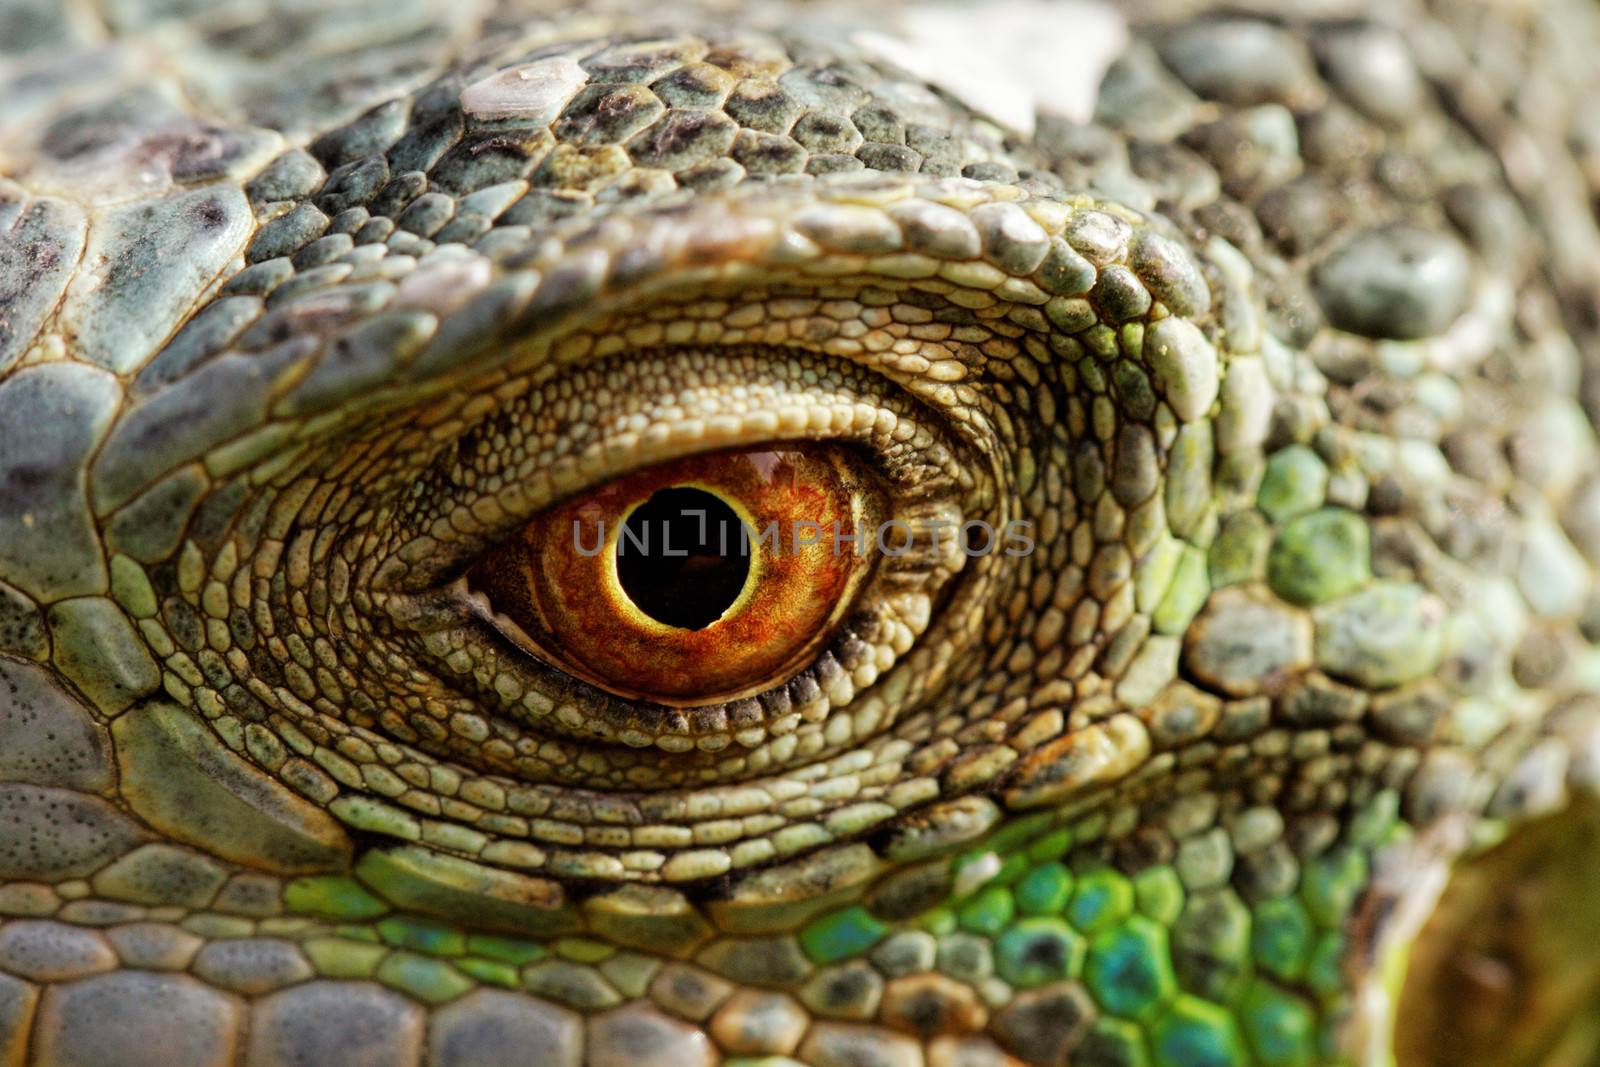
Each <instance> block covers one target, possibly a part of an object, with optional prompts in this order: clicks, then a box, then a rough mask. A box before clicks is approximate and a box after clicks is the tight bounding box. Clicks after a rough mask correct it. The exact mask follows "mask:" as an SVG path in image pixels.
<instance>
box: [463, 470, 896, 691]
mask: <svg viewBox="0 0 1600 1067" xmlns="http://www.w3.org/2000/svg"><path fill="white" fill-rule="evenodd" d="M883 511H884V497H883V493H882V490H881V489H880V488H879V487H878V486H877V484H876V481H875V479H874V478H872V477H871V475H870V474H868V472H867V471H866V470H864V469H863V466H862V464H861V462H860V461H859V460H858V459H857V458H856V457H855V456H853V455H852V454H851V453H850V452H849V451H848V450H847V449H845V448H842V447H839V446H835V445H826V446H824V445H807V446H803V447H779V446H769V447H766V448H760V449H748V450H743V451H734V452H718V453H711V454H708V455H699V456H691V457H688V458H685V459H681V460H675V461H673V462H669V463H663V464H660V465H658V466H655V467H650V468H648V469H646V470H642V471H639V472H637V473H635V474H631V475H628V476H626V477H623V478H620V479H618V480H616V481H614V482H611V483H609V484H607V485H604V486H601V487H600V488H599V489H596V490H593V491H591V492H589V493H587V494H585V495H583V496H581V497H578V498H576V499H573V500H570V501H568V502H566V503H564V504H561V505H558V506H557V507H554V508H551V509H550V510H548V511H546V512H544V513H543V514H541V515H539V516H538V517H536V518H534V519H533V520H532V521H530V522H529V523H528V524H527V525H526V526H524V527H523V528H522V529H521V530H520V531H518V532H517V533H516V534H515V535H514V536H512V537H511V538H510V539H509V540H508V541H507V542H506V543H505V544H503V545H501V546H500V547H499V548H497V549H496V550H495V551H494V552H492V553H490V554H489V555H488V556H487V557H485V558H484V559H483V560H481V561H480V562H479V563H478V564H476V565H475V566H474V567H473V568H472V570H471V572H469V574H468V584H469V585H470V586H471V587H472V588H473V589H476V590H478V591H480V592H482V593H484V594H485V595H486V596H487V597H488V599H489V601H490V604H491V605H492V607H493V608H494V610H495V611H496V612H497V613H498V614H499V615H501V616H503V617H504V618H506V619H509V620H510V621H511V622H513V623H515V624H516V626H517V628H519V629H520V630H521V631H522V635H524V636H526V638H527V639H528V640H529V641H531V642H532V643H533V644H534V645H535V646H536V650H537V651H538V652H539V653H540V654H542V655H543V656H544V657H545V658H547V659H549V660H551V661H553V663H554V664H555V665H556V666H559V667H561V668H562V669H563V670H565V671H567V672H569V673H571V674H573V675H575V676H577V677H580V678H583V679H585V680H587V681H589V682H592V683H593V684H595V685H598V686H600V687H601V688H603V689H606V690H608V691H610V692H612V693H616V694H618V695H621V696H626V697H633V698H639V699H647V700H652V701H656V702H658V703H663V704H671V705H678V706H687V705H694V704H707V703H712V702H715V701H725V700H733V699H738V698H742V697H746V696H750V695H752V694H754V693H758V692H760V691H762V690H764V689H767V688H769V687H771V686H772V685H774V684H776V683H778V682H781V681H783V680H784V679H785V678H786V677H787V676H788V675H789V674H791V673H793V672H794V671H796V670H799V669H800V668H801V667H803V666H804V661H805V660H806V659H807V658H808V657H810V656H812V655H814V654H815V653H816V652H817V649H818V647H819V646H820V645H821V644H822V643H823V642H824V641H826V640H827V639H828V637H829V636H831V632H832V630H833V628H834V626H835V625H836V624H837V623H838V622H839V621H840V619H841V618H842V616H843V615H844V613H845V612H846V611H847V610H848V609H849V607H850V604H851V602H852V601H853V600H854V597H855V593H856V592H857V590H858V589H859V588H860V585H861V582H862V581H863V580H864V578H865V577H866V575H867V574H868V573H869V572H870V570H871V563H872V560H873V558H874V556H875V554H876V551H877V548H876V542H875V537H876V534H877V531H878V529H879V526H880V523H881V521H882V515H883Z"/></svg>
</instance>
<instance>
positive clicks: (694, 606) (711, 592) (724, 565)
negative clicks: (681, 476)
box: [617, 487, 750, 630]
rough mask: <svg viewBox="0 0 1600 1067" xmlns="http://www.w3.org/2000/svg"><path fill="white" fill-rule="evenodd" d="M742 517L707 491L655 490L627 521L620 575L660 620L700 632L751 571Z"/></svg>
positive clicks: (638, 601)
mask: <svg viewBox="0 0 1600 1067" xmlns="http://www.w3.org/2000/svg"><path fill="white" fill-rule="evenodd" d="M741 533H742V527H741V523H740V521H739V516H738V514H737V513H735V512H734V510H733V509H732V508H731V507H729V506H728V505H727V503H726V502H725V501H723V500H722V499H720V498H719V497H717V496H715V495H713V494H711V493H708V492H706V491H705V490H703V489H693V488H687V487H678V488H673V489H658V490H657V491H656V492H655V494H654V495H652V496H651V497H650V499H649V500H647V501H645V502H644V504H643V505H641V506H640V507H638V508H636V509H635V510H634V512H633V514H632V515H629V516H628V521H627V522H625V523H623V525H622V531H621V533H620V535H619V536H618V538H617V580H618V581H619V582H621V583H622V591H623V592H625V593H627V594H628V599H630V600H632V601H633V603H634V605H635V606H636V607H638V609H639V610H640V611H642V612H644V613H645V614H646V615H648V616H650V617H651V618H652V619H655V620H656V621H657V622H662V623H666V624H667V625H668V626H679V627H682V628H683V629H685V630H702V629H704V628H705V627H707V626H710V625H711V624H712V623H714V622H716V621H717V620H718V619H720V618H722V613H723V612H725V611H727V610H728V606H729V605H730V604H732V603H733V602H734V601H735V600H737V599H738V597H739V590H741V589H743V588H744V580H745V576H746V575H748V574H749V573H750V544H749V538H748V536H741Z"/></svg>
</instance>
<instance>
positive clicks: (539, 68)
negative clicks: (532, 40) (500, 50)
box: [461, 56, 589, 126]
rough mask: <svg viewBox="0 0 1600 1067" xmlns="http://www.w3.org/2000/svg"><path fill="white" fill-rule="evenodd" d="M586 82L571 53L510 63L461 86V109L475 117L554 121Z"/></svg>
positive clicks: (584, 75)
mask: <svg viewBox="0 0 1600 1067" xmlns="http://www.w3.org/2000/svg"><path fill="white" fill-rule="evenodd" d="M588 82H589V75H588V74H587V73H585V72H584V69H583V68H582V67H580V66H578V63H577V60H575V59H573V58H572V57H571V56H554V57H552V58H550V59H541V60H539V61H538V62H537V63H527V64H524V65H523V66H520V67H512V68H510V69H509V70H502V71H500V72H498V73H496V74H491V75H489V77H487V78H484V79H482V80H480V81H475V82H473V83H472V84H471V85H469V86H467V87H466V88H465V89H463V90H461V109H462V110H463V111H465V112H466V113H467V114H469V115H471V116H473V117H474V118H479V119H519V120H521V121H524V122H529V123H532V124H533V125H536V126H538V125H544V124H546V123H550V122H554V121H555V119H556V116H557V115H560V114H561V109H562V108H564V107H566V106H567V102H568V101H569V100H571V99H572V98H573V97H574V96H576V95H578V90H579V89H582V88H583V87H584V86H585V85H587V84H588Z"/></svg>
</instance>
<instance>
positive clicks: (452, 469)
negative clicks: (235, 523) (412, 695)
mask: <svg viewBox="0 0 1600 1067" xmlns="http://www.w3.org/2000/svg"><path fill="white" fill-rule="evenodd" d="M740 355H741V353H739V352H734V351H730V352H726V353H724V352H719V351H715V350H713V351H711V352H707V353H695V352H689V353H673V352H670V351H667V352H660V353H646V354H644V355H641V356H638V357H631V356H630V357H627V358H628V359H635V358H637V359H639V360H646V361H648V360H652V359H663V360H671V359H697V360H701V361H704V363H703V366H704V365H711V366H722V365H723V364H728V365H726V366H722V370H723V373H725V374H726V376H727V380H728V381H730V382H732V381H737V382H739V383H740V384H741V387H742V388H743V389H744V390H745V391H746V393H748V391H749V389H750V387H751V386H752V385H756V386H758V387H765V386H768V385H773V384H781V383H783V382H786V383H787V384H788V385H789V386H790V387H792V388H793V389H794V390H795V392H794V393H793V394H792V396H791V397H790V399H789V400H788V404H789V405H790V406H793V405H797V404H802V403H808V404H816V405H817V410H820V411H822V412H823V413H824V414H826V413H827V412H828V411H829V410H830V409H829V408H828V406H827V405H826V403H823V402H818V401H816V400H815V399H814V398H812V397H809V396H808V395H807V393H806V392H805V391H804V389H805V378H806V376H807V372H806V371H805V369H804V364H802V365H800V367H799V369H795V368H794V367H793V366H792V363H793V361H794V360H795V359H796V355H797V354H794V353H790V354H785V353H782V352H778V353H761V352H758V351H755V350H752V351H750V352H748V353H743V355H744V356H745V358H763V357H774V358H775V360H776V364H775V366H776V367H777V368H778V369H782V370H786V371H788V376H787V377H781V378H780V377H764V376H763V373H765V372H758V373H756V374H754V375H751V374H746V373H741V372H740V370H739V368H738V367H737V366H734V365H731V363H732V361H733V360H735V359H736V358H737V357H739V356H740ZM798 355H801V356H807V357H808V358H810V359H812V360H813V361H815V362H816V363H818V364H820V365H823V366H824V367H826V368H828V369H832V370H836V371H838V372H840V375H841V376H840V378H839V379H838V381H839V382H840V383H841V384H847V383H849V382H852V381H853V382H854V383H855V385H854V386H853V387H852V389H853V392H852V398H853V399H852V404H851V406H852V407H856V408H860V407H870V408H872V409H873V410H877V411H882V412H888V413H891V414H892V415H894V416H895V417H896V418H897V419H898V421H897V422H896V423H895V426H896V427H897V428H898V427H900V426H904V425H907V424H913V425H914V430H913V432H912V433H910V434H909V435H908V436H907V439H906V440H904V441H895V440H892V439H889V438H887V437H885V438H884V439H882V440H878V442H877V448H878V450H879V452H878V456H877V460H876V462H877V463H878V464H879V465H880V469H881V471H882V473H884V474H886V475H888V476H890V477H891V478H892V479H897V480H898V481H897V484H898V491H899V492H900V493H907V492H910V491H912V490H913V489H917V488H920V489H922V490H924V491H932V490H933V489H934V488H936V485H937V484H952V483H959V482H961V481H962V480H963V479H970V478H971V477H972V474H973V471H974V470H975V469H976V465H975V464H974V463H973V462H972V461H971V458H970V457H969V456H968V455H967V451H966V449H964V448H963V447H962V446H961V444H960V443H959V442H958V441H956V440H954V439H952V438H951V437H950V436H949V434H948V429H947V428H946V427H944V426H942V425H940V424H939V423H938V421H937V420H935V419H933V418H932V416H931V414H930V413H929V412H927V411H926V409H925V407H924V406H923V405H920V404H918V403H917V402H916V401H915V400H914V399H912V398H910V397H907V396H905V395H904V394H902V393H900V392H899V391H898V390H897V389H896V388H895V387H894V386H893V384H892V383H889V382H887V381H885V380H883V379H878V378H875V377H874V376H873V375H871V374H870V373H869V372H866V371H864V370H861V369H852V368H850V367H848V366H841V365H839V364H837V363H836V362H835V361H831V360H826V359H822V358H821V357H815V356H809V354H804V353H800V354H798ZM786 361H787V362H786ZM604 367H605V365H604V364H603V363H602V364H601V365H599V366H597V367H592V368H588V369H589V370H590V371H592V372H593V373H594V374H596V375H600V374H603V372H604ZM771 369H772V368H768V371H771ZM702 373H705V372H704V371H702ZM547 384H550V385H552V387H553V388H557V389H558V390H559V387H560V385H561V384H562V382H561V380H559V379H557V380H554V381H553V382H551V383H547ZM869 387H870V388H873V389H875V390H876V392H868V388H869ZM580 391H581V390H580ZM707 392H708V396H711V397H720V398H723V399H726V396H727V394H726V393H723V392H721V391H719V390H715V389H712V388H710V387H709V386H708V387H707ZM627 399H628V400H629V401H630V402H633V403H635V404H636V405H638V408H637V409H636V410H639V411H650V410H651V407H650V405H651V402H652V400H653V399H655V398H651V397H648V396H643V395H632V394H630V395H629V396H628V397H627ZM752 407H753V409H754V410H753V411H751V412H748V413H747V422H749V421H750V420H755V419H758V417H759V416H760V415H762V414H764V413H765V412H766V409H765V408H763V406H762V404H761V403H753V404H752ZM713 410H717V409H716V408H713ZM721 410H723V411H726V410H727V409H726V408H723V409H721ZM533 414H534V415H537V414H538V412H537V409H535V410H534V412H533ZM504 417H506V418H515V417H516V416H514V415H510V416H504ZM649 421H650V422H651V424H652V425H655V424H659V423H658V421H657V420H656V419H655V418H654V417H653V416H652V417H651V419H650V420H649ZM495 425H498V424H495ZM583 429H584V430H585V431H586V432H587V433H588V434H589V437H587V438H581V437H580V438H577V439H576V441H577V444H576V445H575V446H574V448H573V449H572V450H571V451H569V452H568V453H567V458H568V459H570V458H571V455H572V453H573V452H576V451H581V450H583V449H585V448H589V449H596V448H598V449H600V450H601V451H602V452H603V451H604V450H605V446H606V442H607V441H608V440H612V439H614V433H613V432H612V431H609V430H608V429H607V428H606V427H605V426H604V425H596V424H595V423H594V422H593V421H591V420H586V421H585V422H584V424H583ZM548 432H549V433H550V434H551V435H552V436H559V437H560V438H561V439H562V441H563V442H564V443H568V444H570V443H572V442H573V440H574V438H572V437H571V436H570V431H563V432H562V433H560V434H559V435H558V434H556V432H555V431H554V430H550V431H548ZM485 435H486V436H485ZM501 437H502V435H501V434H500V433H498V432H495V430H494V429H493V428H485V427H483V426H475V427H473V428H472V429H471V430H469V431H467V432H466V433H465V434H464V435H463V437H462V438H461V441H463V442H473V443H475V444H476V447H475V448H474V449H473V451H472V454H471V455H467V456H463V454H462V452H463V448H462V446H461V445H460V444H458V445H457V446H456V447H454V448H452V449H449V450H446V451H445V452H444V453H443V454H442V456H441V459H442V460H443V461H444V462H441V463H436V464H434V465H432V466H430V467H428V468H427V469H426V470H425V472H424V473H423V474H422V475H420V476H419V481H418V483H417V484H418V485H422V484H424V482H425V484H427V485H428V486H429V490H427V491H420V492H415V493H413V494H409V495H411V496H414V497H415V498H416V499H417V500H418V501H420V502H421V506H420V507H418V508H415V509H412V508H409V507H408V502H407V501H406V500H401V501H400V502H399V503H400V504H401V507H402V511H401V513H400V514H398V515H397V516H395V521H396V523H397V531H396V537H397V538H405V537H421V536H425V535H433V536H434V539H435V541H437V542H439V544H438V546H437V553H436V554H430V559H431V565H426V564H425V565H423V566H422V567H421V568H420V570H418V571H413V572H412V573H411V575H409V576H408V580H407V581H406V582H405V583H404V586H403V588H411V589H416V588H421V587H425V586H428V585H430V584H432V583H433V582H434V581H435V580H436V579H435V577H434V576H435V575H442V576H453V574H454V572H455V570H457V569H459V568H460V567H461V566H463V565H465V564H466V563H467V562H468V561H470V560H471V559H472V558H475V557H476V555H477V554H478V553H479V552H481V551H483V550H485V549H486V548H488V547H490V546H491V545H492V544H494V543H497V542H498V541H499V540H500V539H502V538H503V537H504V536H507V535H508V534H509V533H510V532H511V531H512V530H514V529H515V528H516V527H518V526H520V525H521V524H522V523H523V522H524V521H526V520H527V519H528V518H530V517H531V516H532V515H534V514H536V513H537V512H539V511H541V510H543V509H544V508H547V507H550V506H552V505H554V504H556V503H558V502H559V501H560V500H562V499H566V498H569V497H571V496H574V495H577V494H579V493H582V492H585V491H587V490H588V489H590V488H594V487H596V486H598V485H599V484H601V483H603V482H605V481H609V480H610V479H612V478H615V477H619V476H621V475H624V474H626V473H628V472H629V471H630V470H634V469H638V467H639V465H640V464H641V462H642V463H643V464H644V465H650V464H652V463H655V462H659V461H662V460H666V459H671V458H674V457H675V456H678V455H689V454H694V453H698V452H706V451H716V450H718V449H721V448H734V447H748V446H751V445H757V444H762V443H767V442H770V441H782V440H807V439H834V440H851V439H857V440H860V441H862V442H863V443H864V444H865V443H867V442H869V441H873V440H875V439H877V437H878V434H877V430H876V428H875V427H874V428H873V429H871V430H868V431H862V432H856V433H848V432H833V433H829V434H821V433H817V434H794V433H789V432H770V431H767V432H763V431H762V430H761V429H747V430H744V431H741V432H738V433H737V434H736V435H735V436H731V437H722V438H720V439H712V438H707V439H702V440H698V441H692V442H685V441H679V442H677V445H676V447H675V448H662V447H659V446H653V447H652V448H650V449H649V450H644V449H639V450H637V451H634V452H630V453H629V454H628V455H630V456H632V457H634V458H632V459H631V460H630V459H623V458H621V457H619V458H617V459H612V460H604V459H603V460H601V461H599V462H598V463H596V464H594V465H592V466H593V469H591V470H590V471H588V472H587V473H582V474H580V473H578V468H575V467H572V465H571V464H570V463H569V465H568V466H569V468H572V469H571V472H570V473H569V475H568V476H566V477H563V475H562V473H561V472H560V471H559V470H555V471H553V470H552V467H554V466H555V464H552V463H550V462H549V461H548V460H546V459H543V458H542V457H540V455H539V454H538V452H537V451H536V450H534V449H532V448H530V447H526V445H525V443H524V445H519V446H517V447H514V448H505V447H502V443H501ZM468 447H472V445H468ZM475 459H476V460H480V461H481V462H482V464H483V465H484V466H482V467H481V468H478V469H475V470H474V471H473V476H472V477H471V478H470V479H469V478H466V477H464V476H463V475H462V473H461V471H462V469H463V468H472V466H473V462H474V460H475ZM883 465H886V466H883ZM933 472H937V474H934V473H933ZM467 481H475V482H485V483H496V484H499V485H501V486H502V490H501V493H502V495H504V496H509V497H514V498H515V499H516V503H514V504H513V503H507V504H506V505H505V506H504V507H498V508H497V510H499V511H500V512H501V514H502V520H501V521H499V522H497V523H493V524H488V523H486V524H484V526H483V528H482V529H480V530H478V531H475V532H472V533H468V532H467V531H465V530H462V529H460V528H459V527H460V526H461V524H462V522H463V521H465V520H463V519H462V518H461V517H460V515H459V509H463V508H465V509H468V510H471V508H472V507H473V505H474V503H475V502H476V501H477V500H479V499H482V498H483V497H484V496H488V495H493V494H492V493H480V492H477V491H474V490H469V489H468V488H467V487H466V485H465V483H466V482H467ZM558 482H561V483H564V486H563V488H562V489H561V490H560V491H557V490H556V488H555V487H556V485H557V483H558ZM451 483H455V484H451ZM452 513H455V514H457V516H458V517H457V521H455V522H452V521H451V515H452ZM452 546H454V547H452Z"/></svg>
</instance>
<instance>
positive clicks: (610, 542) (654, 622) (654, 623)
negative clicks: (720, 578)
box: [605, 479, 766, 637]
mask: <svg viewBox="0 0 1600 1067" xmlns="http://www.w3.org/2000/svg"><path fill="white" fill-rule="evenodd" d="M667 489H697V490H699V491H700V492H702V493H705V494H706V495H707V496H711V497H714V498H715V499H717V500H719V501H721V502H722V503H723V504H725V505H727V507H728V509H729V510H731V511H732V512H733V513H734V514H735V515H736V516H738V518H739V522H740V523H741V524H742V525H743V527H744V530H745V536H746V537H747V538H748V539H749V543H750V556H749V565H748V566H747V567H746V569H745V576H744V584H743V585H741V586H740V587H739V593H738V595H737V596H735V597H734V598H733V600H732V602H730V603H729V604H728V606H727V607H726V608H724V609H723V610H722V614H720V615H718V616H717V618H716V619H714V620H713V621H712V622H710V623H707V624H706V626H704V627H701V629H709V628H710V627H712V626H715V625H717V623H719V622H721V621H722V620H724V619H727V618H731V617H732V616H734V615H737V614H738V613H739V612H741V611H743V610H744V609H745V607H746V606H747V605H748V604H749V603H750V600H751V598H752V597H754V596H755V590H756V586H757V583H758V582H759V581H760V580H761V578H762V577H763V575H764V574H765V571H766V566H765V557H764V556H763V554H762V553H761V552H760V551H758V550H757V546H758V544H759V540H758V539H757V537H756V531H757V530H758V529H759V528H760V527H759V526H758V525H757V523H756V520H755V516H754V515H752V514H751V513H750V509H749V508H747V507H745V505H744V503H743V502H742V501H739V500H736V499H734V498H732V497H730V496H728V494H726V493H724V492H722V491H721V489H720V488H719V487H717V486H713V485H709V484H707V483H705V482H701V481H695V480H692V479H691V480H688V481H683V482H675V483H673V484H672V485H666V486H660V487H657V488H654V489H652V490H651V491H650V493H649V494H648V495H646V496H644V497H642V498H640V499H639V500H636V501H634V502H633V503H632V504H630V505H628V508H627V510H626V511H624V512H623V513H622V515H621V516H620V517H619V518H618V520H617V521H616V523H615V524H613V525H612V527H611V528H610V529H609V530H607V531H606V547H605V559H606V569H605V578H606V584H607V592H608V593H609V594H610V598H611V600H612V601H613V603H615V605H616V607H617V610H618V611H620V612H622V613H623V614H624V615H625V616H626V617H627V618H628V620H629V621H630V622H632V623H633V624H634V625H635V626H638V627H639V628H641V629H643V630H645V631H646V632H652V633H658V634H661V635H662V636H664V637H665V636H669V635H672V634H682V633H690V632H693V631H691V630H690V629H689V628H688V627H685V626H673V625H672V624H670V623H665V622H662V621H661V620H660V619H657V618H655V617H654V616H653V615H650V614H649V613H648V612H646V611H645V610H644V609H643V608H641V607H639V605H638V604H636V603H634V600H633V597H631V596H630V595H629V594H628V591H627V590H626V589H625V588H623V585H622V577H621V575H620V574H619V573H618V571H617V545H618V543H619V542H620V541H621V538H622V530H623V528H624V527H625V526H627V525H628V520H629V519H631V518H633V514H634V512H636V511H638V510H639V509H640V508H642V507H644V506H645V505H646V504H648V503H649V502H650V500H651V498H652V497H654V496H655V495H656V494H657V493H659V492H663V491H665V490H667Z"/></svg>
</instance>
